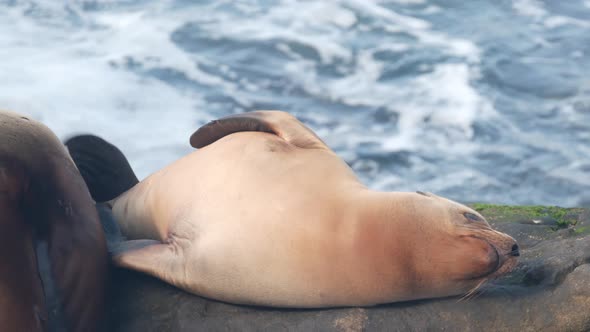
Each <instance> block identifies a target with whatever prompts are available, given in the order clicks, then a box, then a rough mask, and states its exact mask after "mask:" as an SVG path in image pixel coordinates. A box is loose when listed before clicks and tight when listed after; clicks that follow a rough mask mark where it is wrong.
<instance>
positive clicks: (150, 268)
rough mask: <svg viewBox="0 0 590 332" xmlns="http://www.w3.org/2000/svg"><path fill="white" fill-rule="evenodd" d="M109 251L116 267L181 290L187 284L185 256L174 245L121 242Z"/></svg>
mask: <svg viewBox="0 0 590 332" xmlns="http://www.w3.org/2000/svg"><path fill="white" fill-rule="evenodd" d="M109 249H110V251H111V254H112V257H113V263H114V264H115V265H116V266H119V267H122V268H127V269H131V270H135V271H139V272H143V273H145V274H148V275H151V276H153V277H156V278H159V279H161V280H163V281H165V282H167V283H169V284H171V285H174V286H177V287H181V288H182V285H183V283H184V282H185V280H183V278H184V276H185V273H184V271H185V266H184V260H183V256H182V254H181V253H179V252H178V251H177V250H175V248H174V245H172V244H167V243H162V242H160V241H155V240H131V241H123V242H119V243H118V244H116V245H114V246H112V247H111V248H109Z"/></svg>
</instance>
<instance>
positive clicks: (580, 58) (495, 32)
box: [0, 0, 590, 206]
mask: <svg viewBox="0 0 590 332" xmlns="http://www.w3.org/2000/svg"><path fill="white" fill-rule="evenodd" d="M0 108H1V109H11V110H14V111H18V112H21V113H26V114H29V115H30V116H32V117H34V118H36V119H37V120H40V121H42V122H44V123H45V124H47V125H48V126H49V127H50V128H51V129H53V130H54V131H55V132H56V133H57V134H58V136H59V137H60V138H62V139H63V138H67V137H68V136H71V135H73V134H76V133H88V132H89V133H94V134H98V135H100V136H103V137H104V138H106V139H107V140H110V141H112V142H113V143H114V144H116V145H117V146H119V147H120V148H121V149H122V150H123V152H124V153H125V154H126V155H127V156H128V157H129V158H130V161H131V164H132V166H133V167H134V168H135V170H136V171H137V173H138V176H140V177H145V176H147V175H148V174H150V173H151V172H153V171H155V170H157V169H159V168H161V167H163V166H165V165H166V164H168V163H170V162H172V161H173V160H175V159H177V158H178V157H180V156H182V155H184V154H186V153H188V152H190V151H191V150H192V148H191V147H190V146H189V144H188V138H189V136H190V134H191V133H192V132H193V131H194V130H195V129H197V128H198V127H199V126H200V125H202V124H204V123H206V122H208V121H209V120H212V119H214V118H218V117H221V116H225V115H229V114H233V113H237V112H244V111H250V110H256V109H281V110H286V111H289V112H291V113H293V114H295V115H296V116H297V117H298V118H299V119H301V120H302V121H303V122H305V123H306V124H307V125H308V126H310V127H311V128H312V129H314V130H315V131H316V132H317V133H318V134H319V136H320V137H322V138H323V139H324V140H325V141H326V143H327V144H328V145H329V146H331V147H332V148H333V149H334V150H335V151H336V152H337V153H338V154H339V155H340V156H341V157H342V158H344V159H345V160H346V161H347V162H348V163H349V164H350V165H351V166H352V167H353V168H354V169H355V171H356V172H357V174H358V175H359V176H360V178H361V179H362V181H363V182H364V183H365V184H367V185H368V186H369V187H371V188H374V189H378V190H399V191H414V190H422V191H431V192H434V193H437V194H440V195H444V196H447V197H450V198H453V199H456V200H460V201H463V202H474V201H479V202H493V203H509V204H552V205H553V204H556V205H562V206H577V205H582V204H590V0H567V1H566V0H513V1H509V0H494V1H487V0H470V1H465V0H389V1H378V0H332V1H292V0H260V1H254V0H252V1H233V0H232V1H187V0H184V1H181V0H177V1H146V0H117V1H115V0H97V1H90V0H88V1H87V0H78V1H74V0H72V1H54V0H45V1H40V0H38V1H17V0H0Z"/></svg>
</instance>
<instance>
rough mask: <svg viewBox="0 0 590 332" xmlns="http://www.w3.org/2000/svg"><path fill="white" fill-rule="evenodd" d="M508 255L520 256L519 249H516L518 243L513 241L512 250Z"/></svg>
mask: <svg viewBox="0 0 590 332" xmlns="http://www.w3.org/2000/svg"><path fill="white" fill-rule="evenodd" d="M510 256H514V257H518V256H520V252H519V250H518V244H516V243H515V244H514V245H513V246H512V250H511V251H510Z"/></svg>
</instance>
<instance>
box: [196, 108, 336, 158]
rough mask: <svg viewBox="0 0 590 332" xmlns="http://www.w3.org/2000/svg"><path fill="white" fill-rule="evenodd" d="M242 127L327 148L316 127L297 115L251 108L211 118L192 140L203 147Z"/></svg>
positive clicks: (296, 143)
mask: <svg viewBox="0 0 590 332" xmlns="http://www.w3.org/2000/svg"><path fill="white" fill-rule="evenodd" d="M242 131H260V132H266V133H271V134H275V135H277V136H279V137H281V138H283V139H284V140H285V141H287V142H289V143H291V144H293V145H295V146H297V147H300V148H305V149H327V148H328V147H327V146H326V144H325V143H324V142H323V141H322V140H321V139H320V138H319V137H318V136H317V135H316V134H315V133H314V132H313V131H311V130H310V129H309V128H307V127H306V126H305V125H304V124H303V123H301V122H300V121H299V120H297V118H295V117H294V116H292V115H291V114H289V113H286V112H281V111H256V112H248V113H242V114H236V115H230V116H228V117H225V118H221V119H219V120H214V121H211V122H209V123H208V124H206V125H204V126H203V127H201V128H199V129H198V130H197V131H196V132H195V133H194V134H193V135H192V136H191V138H190V143H191V146H193V147H195V148H202V147H205V146H207V145H209V144H211V143H213V142H215V141H217V140H218V139H220V138H222V137H224V136H227V135H230V134H233V133H237V132H242Z"/></svg>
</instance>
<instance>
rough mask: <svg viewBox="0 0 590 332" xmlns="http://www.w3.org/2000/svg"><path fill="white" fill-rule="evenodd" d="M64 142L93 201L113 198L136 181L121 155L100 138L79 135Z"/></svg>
mask: <svg viewBox="0 0 590 332" xmlns="http://www.w3.org/2000/svg"><path fill="white" fill-rule="evenodd" d="M65 145H66V146H67V148H68V150H69V152H70V156H71V157H72V159H73V160H74V163H75V164H76V166H77V167H78V170H79V171H80V174H82V177H83V178H84V181H85V182H86V185H87V186H88V189H89V190H90V194H91V195H92V198H94V200H95V201H97V202H106V201H109V200H111V199H113V198H116V197H117V196H119V195H121V194H122V193H124V192H125V191H127V190H129V189H131V188H132V187H133V186H135V185H136V184H137V183H138V182H139V181H138V180H137V177H136V176H135V173H133V170H132V169H131V166H130V165H129V161H128V160H127V158H126V157H125V155H123V153H122V152H121V151H120V150H119V149H118V148H117V147H116V146H114V145H112V144H111V143H109V142H107V141H105V140H104V139H102V138H100V137H98V136H94V135H79V136H74V137H72V138H69V139H68V140H66V142H65Z"/></svg>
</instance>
